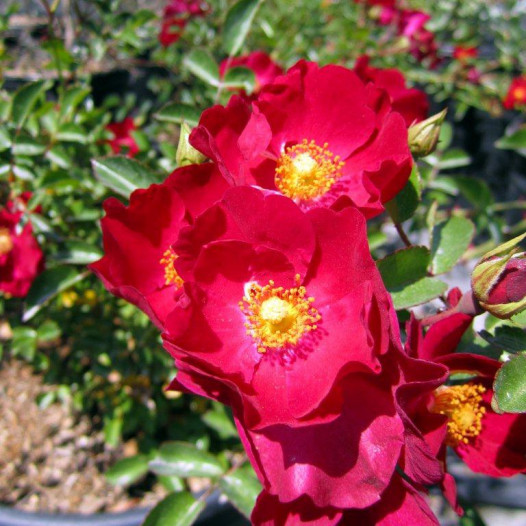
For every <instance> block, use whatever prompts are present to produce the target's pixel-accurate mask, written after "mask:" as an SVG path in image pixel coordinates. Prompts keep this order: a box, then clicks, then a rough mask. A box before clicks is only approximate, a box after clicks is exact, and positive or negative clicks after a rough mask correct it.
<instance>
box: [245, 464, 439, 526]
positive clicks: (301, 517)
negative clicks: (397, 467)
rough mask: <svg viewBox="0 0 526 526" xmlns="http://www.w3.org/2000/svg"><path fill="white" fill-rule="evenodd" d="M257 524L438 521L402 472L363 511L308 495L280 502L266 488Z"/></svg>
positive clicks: (386, 525) (371, 525)
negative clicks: (321, 504) (323, 504)
mask: <svg viewBox="0 0 526 526" xmlns="http://www.w3.org/2000/svg"><path fill="white" fill-rule="evenodd" d="M251 521H252V524H254V525H255V526H292V525H303V524H304V525H311V526H313V525H316V526H332V525H345V524H348V525H359V526H400V525H402V524H404V525H405V524H418V526H435V525H436V526H438V524H439V522H438V521H437V519H436V517H435V516H434V515H433V512H432V511H431V509H430V508H429V506H428V505H427V503H426V501H425V500H424V498H423V497H422V496H421V495H420V494H419V493H418V492H417V491H416V490H415V489H414V488H413V487H412V486H411V485H410V484H409V483H407V482H406V481H405V480H403V479H402V477H400V475H398V474H395V475H394V476H393V479H392V481H391V484H390V485H389V487H388V488H387V489H386V490H385V492H384V493H383V494H382V499H381V500H380V502H378V503H376V504H373V505H372V506H371V507H369V508H366V509H364V510H348V511H345V510H339V509H330V508H326V509H323V508H317V507H316V506H314V505H313V504H312V502H311V501H310V500H309V499H308V498H307V497H305V496H303V497H301V498H300V499H298V500H297V501H295V502H291V503H281V502H280V501H279V500H278V498H277V497H275V496H272V495H269V494H268V493H266V492H265V491H263V492H262V493H261V494H260V495H259V497H258V499H257V501H256V506H255V507H254V510H253V512H252V516H251Z"/></svg>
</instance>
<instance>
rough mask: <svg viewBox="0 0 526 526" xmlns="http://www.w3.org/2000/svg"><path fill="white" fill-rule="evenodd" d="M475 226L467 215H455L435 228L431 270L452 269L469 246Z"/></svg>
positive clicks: (441, 271) (440, 272)
mask: <svg viewBox="0 0 526 526" xmlns="http://www.w3.org/2000/svg"><path fill="white" fill-rule="evenodd" d="M474 234H475V226H474V225H473V223H472V222H471V221H470V220H469V219H466V218H465V217H459V216H453V217H450V218H449V219H448V220H447V221H444V222H443V223H440V224H438V225H436V226H435V227H434V228H433V243H432V246H431V272H432V273H433V274H443V273H445V272H448V271H450V270H451V269H452V268H453V267H454V266H455V264H456V263H457V261H458V260H459V259H460V258H461V257H462V255H463V254H464V252H465V251H466V250H467V248H468V247H469V244H470V243H471V240H472V239H473V235H474Z"/></svg>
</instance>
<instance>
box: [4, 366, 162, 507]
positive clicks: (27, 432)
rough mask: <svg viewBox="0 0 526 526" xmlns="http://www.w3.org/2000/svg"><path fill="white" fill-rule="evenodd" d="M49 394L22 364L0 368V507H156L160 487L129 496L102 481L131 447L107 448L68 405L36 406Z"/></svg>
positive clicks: (47, 386) (122, 490) (100, 437)
mask: <svg viewBox="0 0 526 526" xmlns="http://www.w3.org/2000/svg"><path fill="white" fill-rule="evenodd" d="M53 389H56V386H50V385H45V384H44V383H43V381H42V377H41V376H38V375H35V374H34V373H33V371H32V369H31V367H29V366H28V365H26V364H23V363H21V362H18V361H15V360H12V361H11V362H8V363H0V421H1V422H2V425H1V426H0V504H3V505H8V506H14V507H16V508H19V509H23V510H26V511H47V512H56V513H95V512H101V511H114V512H116V511H124V510H127V509H129V508H132V507H135V506H153V505H155V503H156V502H158V501H159V499H160V498H161V497H162V496H163V495H164V493H165V492H164V490H163V489H162V488H160V487H158V488H157V487H156V488H155V489H154V491H152V492H150V493H146V494H142V495H139V496H138V497H130V496H129V495H128V493H127V491H126V489H125V488H122V487H115V486H112V485H111V484H110V483H109V482H108V481H107V480H106V479H105V477H104V471H105V470H106V469H107V468H108V467H110V466H111V465H112V464H113V463H114V462H115V461H116V460H118V459H119V458H122V457H123V455H124V454H126V452H127V450H133V447H129V446H130V445H129V444H128V447H126V445H125V446H123V447H120V448H117V449H112V448H109V447H108V446H106V445H105V444H104V438H103V435H102V432H101V431H94V430H93V429H92V425H91V422H90V420H89V418H88V417H87V416H85V415H83V416H80V415H77V414H75V412H74V411H73V409H72V407H71V405H70V404H68V403H55V404H52V405H50V406H48V407H46V408H44V409H41V408H39V407H38V405H37V400H38V399H39V397H41V396H42V395H43V394H45V393H48V392H50V391H51V390H53ZM133 453H135V451H130V454H133Z"/></svg>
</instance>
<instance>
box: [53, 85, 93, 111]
mask: <svg viewBox="0 0 526 526" xmlns="http://www.w3.org/2000/svg"><path fill="white" fill-rule="evenodd" d="M89 93H90V90H89V88H83V87H80V86H73V87H72V88H69V89H68V90H67V91H66V92H65V93H64V96H63V97H62V100H61V102H60V118H61V119H64V118H66V117H69V116H70V115H72V114H73V112H74V110H75V108H76V107H77V106H78V105H79V104H80V103H81V102H82V101H83V100H84V99H85V98H86V97H87V96H88V95H89Z"/></svg>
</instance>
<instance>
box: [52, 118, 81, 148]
mask: <svg viewBox="0 0 526 526" xmlns="http://www.w3.org/2000/svg"><path fill="white" fill-rule="evenodd" d="M57 139H58V140H59V141H66V142H78V143H79V144H86V142H87V141H88V134H87V132H86V130H85V129H84V128H83V127H82V126H80V125H79V124H75V123H74V122H68V123H66V124H63V125H62V126H61V127H60V128H59V130H58V133H57Z"/></svg>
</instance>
